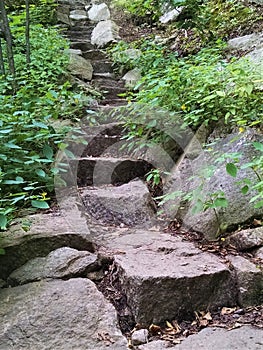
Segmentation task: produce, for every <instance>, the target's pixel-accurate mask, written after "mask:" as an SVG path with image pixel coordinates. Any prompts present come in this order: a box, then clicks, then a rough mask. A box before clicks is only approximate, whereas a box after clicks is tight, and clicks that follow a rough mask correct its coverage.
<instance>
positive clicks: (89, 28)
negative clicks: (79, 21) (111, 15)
mask: <svg viewBox="0 0 263 350" xmlns="http://www.w3.org/2000/svg"><path fill="white" fill-rule="evenodd" d="M93 29H94V25H90V24H89V25H87V26H77V25H76V26H74V27H70V28H69V29H68V31H70V32H80V33H81V32H84V33H85V32H86V31H92V30H93Z"/></svg>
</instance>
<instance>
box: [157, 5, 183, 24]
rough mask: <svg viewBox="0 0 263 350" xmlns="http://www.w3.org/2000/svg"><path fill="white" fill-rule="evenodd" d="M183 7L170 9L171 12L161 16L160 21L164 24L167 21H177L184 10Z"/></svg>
mask: <svg viewBox="0 0 263 350" xmlns="http://www.w3.org/2000/svg"><path fill="white" fill-rule="evenodd" d="M183 8H184V7H183V6H182V7H177V8H175V9H173V10H170V11H169V12H166V13H164V14H163V15H162V16H161V17H160V18H159V21H160V22H161V23H162V24H166V23H169V22H173V21H175V20H176V19H177V17H178V16H179V15H180V13H181V12H182V10H183Z"/></svg>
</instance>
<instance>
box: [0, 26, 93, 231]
mask: <svg viewBox="0 0 263 350" xmlns="http://www.w3.org/2000/svg"><path fill="white" fill-rule="evenodd" d="M13 25H14V26H13V28H12V32H13V35H14V36H15V39H14V42H15V49H14V59H15V64H16V75H17V76H16V80H17V90H16V91H15V93H14V92H13V91H12V90H11V89H10V79H11V78H10V77H9V76H7V77H3V76H2V77H0V115H1V118H0V229H5V228H6V227H7V225H8V224H9V223H10V221H11V220H12V219H13V218H14V217H15V216H17V215H19V210H20V209H23V208H31V209H32V210H34V209H35V210H37V209H45V208H48V207H49V205H48V202H49V200H50V198H51V197H52V196H53V190H54V184H53V176H54V175H55V174H57V173H58V171H59V169H57V168H56V167H55V166H54V164H53V162H54V158H55V154H56V151H57V150H59V149H66V148H67V144H65V143H64V139H65V136H66V135H67V133H68V132H69V131H70V130H72V127H71V126H65V127H60V128H58V129H57V128H56V129H55V128H54V127H53V125H54V121H55V120H56V119H58V118H69V117H70V118H72V119H74V118H78V117H80V116H82V112H83V109H84V108H85V104H88V102H89V98H88V97H85V96H83V95H82V94H81V93H79V92H74V91H73V90H72V87H71V84H70V83H69V82H67V81H66V80H65V78H64V74H65V72H66V69H67V64H68V57H67V56H66V55H65V52H64V49H65V48H67V47H68V44H67V42H66V41H65V40H64V39H63V38H62V37H61V36H60V35H59V34H58V32H57V31H56V30H54V29H52V28H49V29H46V28H43V27H42V26H40V25H37V26H32V28H31V66H30V70H29V71H28V70H27V68H26V64H25V53H24V52H23V48H24V40H25V39H24V36H23V35H22V31H20V29H19V25H18V24H17V23H16V22H13ZM76 132H79V131H78V130H76ZM61 166H62V165H61Z"/></svg>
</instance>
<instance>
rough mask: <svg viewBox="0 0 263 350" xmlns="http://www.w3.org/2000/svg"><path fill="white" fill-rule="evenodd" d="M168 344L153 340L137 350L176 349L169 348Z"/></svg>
mask: <svg viewBox="0 0 263 350" xmlns="http://www.w3.org/2000/svg"><path fill="white" fill-rule="evenodd" d="M170 345H171V344H170V343H169V342H166V341H164V340H154V341H151V342H149V343H148V344H144V345H140V346H139V347H138V349H139V350H164V349H167V348H169V350H174V349H177V348H175V347H171V346H170Z"/></svg>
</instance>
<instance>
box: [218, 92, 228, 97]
mask: <svg viewBox="0 0 263 350" xmlns="http://www.w3.org/2000/svg"><path fill="white" fill-rule="evenodd" d="M216 94H217V95H218V96H220V97H225V96H226V93H225V91H216Z"/></svg>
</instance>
